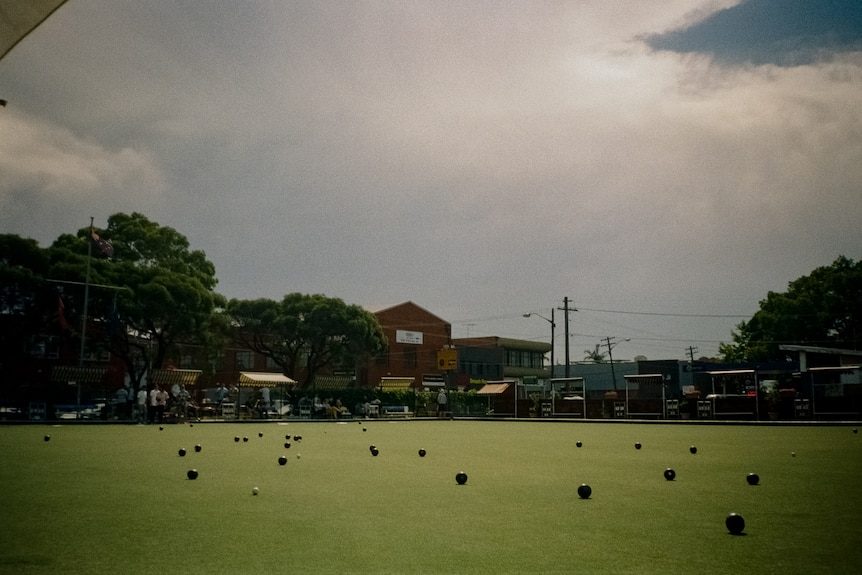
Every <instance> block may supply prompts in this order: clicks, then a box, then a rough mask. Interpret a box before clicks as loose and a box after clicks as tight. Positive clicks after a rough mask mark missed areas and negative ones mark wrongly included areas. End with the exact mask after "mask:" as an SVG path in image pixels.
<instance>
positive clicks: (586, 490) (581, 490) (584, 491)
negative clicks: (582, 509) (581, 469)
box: [578, 483, 593, 499]
mask: <svg viewBox="0 0 862 575" xmlns="http://www.w3.org/2000/svg"><path fill="white" fill-rule="evenodd" d="M592 494H593V488H592V487H590V486H589V485H587V484H586V483H582V484H581V485H580V487H578V497H580V498H581V499H589V498H590V495H592Z"/></svg>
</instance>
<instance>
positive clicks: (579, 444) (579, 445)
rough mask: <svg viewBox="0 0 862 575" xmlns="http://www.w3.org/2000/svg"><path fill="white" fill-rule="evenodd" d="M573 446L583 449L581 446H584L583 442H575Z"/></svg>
mask: <svg viewBox="0 0 862 575" xmlns="http://www.w3.org/2000/svg"><path fill="white" fill-rule="evenodd" d="M575 445H577V446H578V447H583V446H584V444H583V442H581V441H579V442H577V443H576V444H575Z"/></svg>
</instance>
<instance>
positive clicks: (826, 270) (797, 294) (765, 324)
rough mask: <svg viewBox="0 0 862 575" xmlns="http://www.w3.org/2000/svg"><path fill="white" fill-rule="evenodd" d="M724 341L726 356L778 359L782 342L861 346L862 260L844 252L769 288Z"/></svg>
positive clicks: (741, 358)
mask: <svg viewBox="0 0 862 575" xmlns="http://www.w3.org/2000/svg"><path fill="white" fill-rule="evenodd" d="M731 337H732V343H729V344H727V343H723V344H721V346H720V348H719V351H720V353H721V354H722V355H723V357H724V360H725V361H730V362H733V361H762V360H767V359H779V358H781V357H782V356H783V354H782V353H781V352H780V350H779V345H781V344H793V345H811V346H822V347H834V348H842V349H857V345H858V343H857V342H858V339H859V338H860V337H862V263H860V262H854V261H853V260H851V259H848V258H846V257H844V256H840V257H838V259H836V260H835V261H834V262H833V263H832V264H831V265H829V266H824V267H819V268H817V269H815V270H814V271H813V272H811V273H810V274H809V275H807V276H803V277H801V278H799V279H796V280H794V281H792V282H790V284H789V285H788V289H787V291H786V292H784V293H776V292H769V294H767V296H766V299H764V300H761V302H760V309H759V310H758V311H757V312H756V313H755V314H754V316H753V317H752V318H751V319H750V320H748V321H746V322H742V323H740V324H739V325H738V326H737V330H736V331H734V332H733V333H732V335H731Z"/></svg>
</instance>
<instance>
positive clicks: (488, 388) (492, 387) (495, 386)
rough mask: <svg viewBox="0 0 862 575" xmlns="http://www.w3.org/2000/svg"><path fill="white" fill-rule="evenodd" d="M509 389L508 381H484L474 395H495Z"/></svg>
mask: <svg viewBox="0 0 862 575" xmlns="http://www.w3.org/2000/svg"><path fill="white" fill-rule="evenodd" d="M507 389H509V384H508V383H486V384H485V385H484V386H483V387H482V389H480V390H479V391H477V392H476V395H496V394H498V393H503V392H504V391H506V390H507Z"/></svg>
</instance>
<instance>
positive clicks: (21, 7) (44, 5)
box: [0, 0, 66, 59]
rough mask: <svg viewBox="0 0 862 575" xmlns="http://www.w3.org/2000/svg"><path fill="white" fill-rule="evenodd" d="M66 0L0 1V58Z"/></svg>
mask: <svg viewBox="0 0 862 575" xmlns="http://www.w3.org/2000/svg"><path fill="white" fill-rule="evenodd" d="M65 2H66V0H26V1H25V0H10V1H8V2H2V3H0V59H2V58H3V56H5V55H6V54H7V53H8V52H9V50H11V49H12V48H13V47H15V44H17V43H18V42H20V41H21V40H23V39H24V37H25V36H27V34H29V33H30V32H32V31H33V30H35V29H36V28H37V27H38V26H39V24H41V23H42V22H43V21H44V20H45V19H46V18H47V17H48V16H50V15H51V14H52V13H53V12H54V11H55V10H56V9H57V8H59V7H60V6H62V5H63V4H64V3H65Z"/></svg>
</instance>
